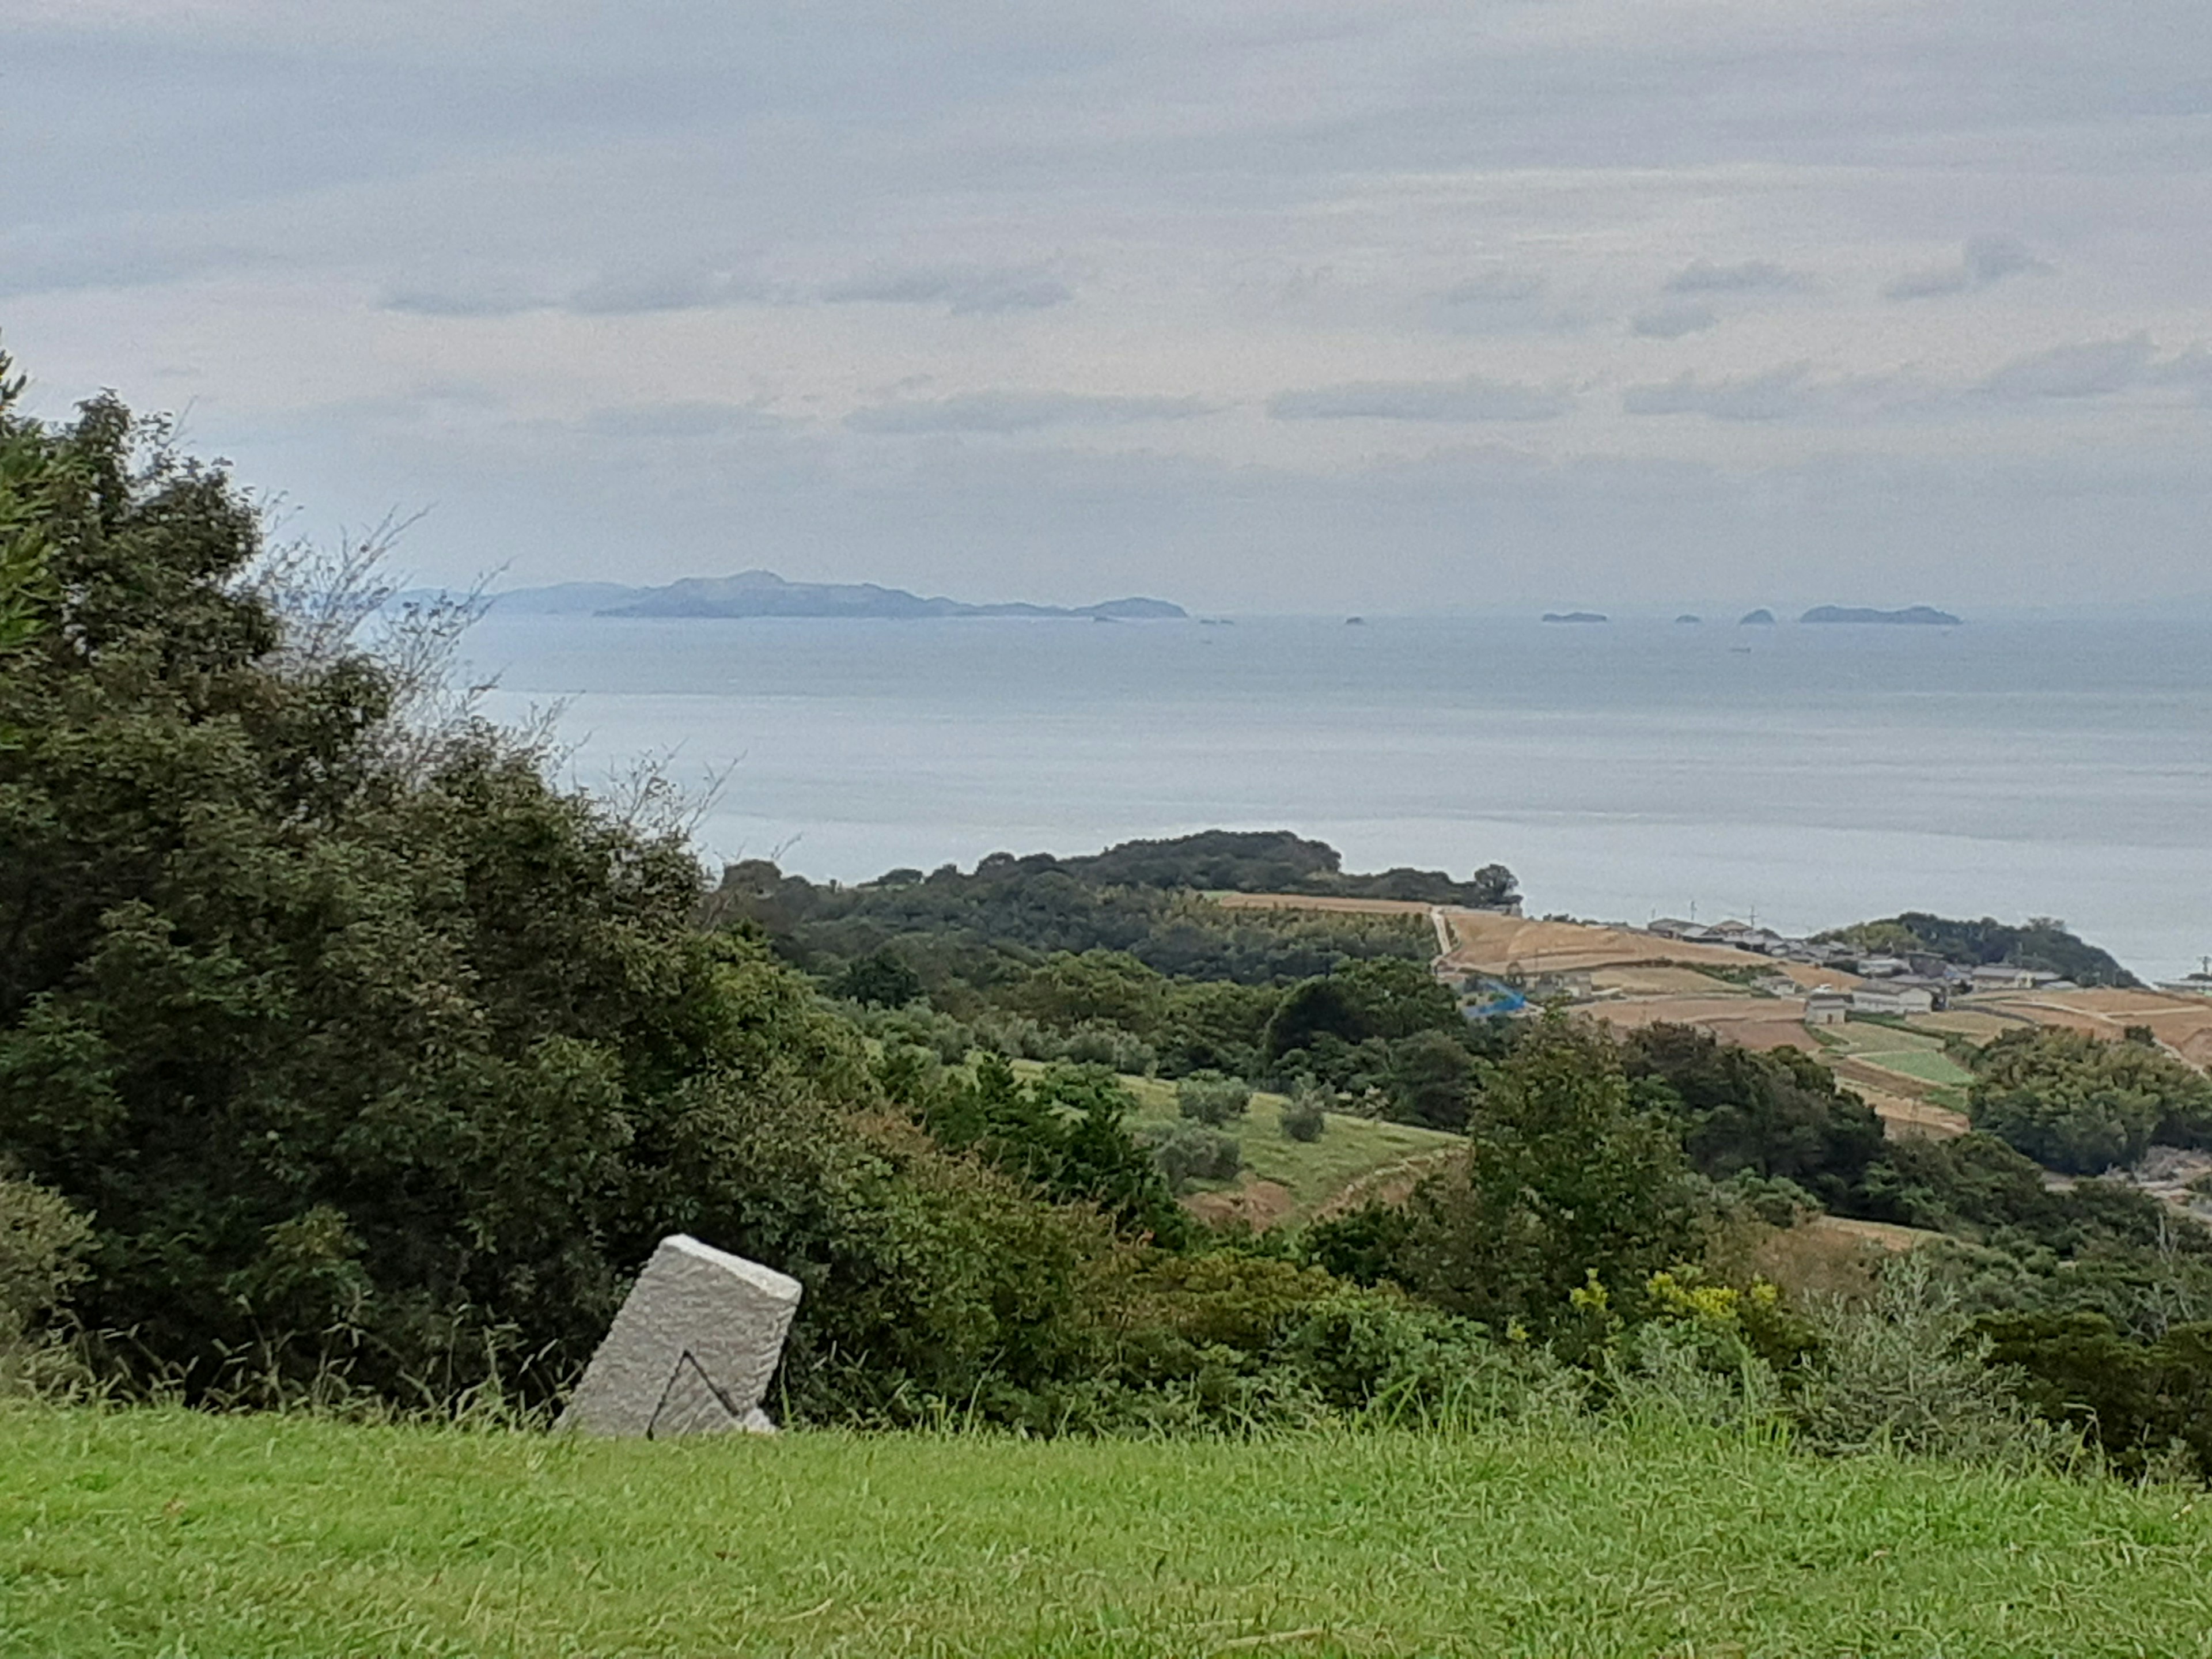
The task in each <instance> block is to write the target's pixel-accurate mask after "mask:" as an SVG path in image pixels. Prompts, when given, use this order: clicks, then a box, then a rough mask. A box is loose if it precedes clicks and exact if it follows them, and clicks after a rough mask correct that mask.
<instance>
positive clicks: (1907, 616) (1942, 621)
mask: <svg viewBox="0 0 2212 1659" xmlns="http://www.w3.org/2000/svg"><path fill="white" fill-rule="evenodd" d="M1797 620H1798V621H1799V622H1801V623H1891V624H1898V623H1901V624H1904V625H1905V626H1908V627H1923V628H1926V627H1936V628H1957V627H1959V626H1960V625H1961V624H1960V619H1959V618H1958V617H1954V616H1953V615H1952V614H1951V613H1950V612H1949V611H1938V610H1936V608H1935V607H1934V606H1933V605H1911V606H1909V607H1907V608H1906V609H1905V610H1903V611H1875V610H1873V609H1871V608H1869V607H1868V606H1865V605H1814V607H1813V608H1812V609H1811V610H1810V611H1807V612H1806V613H1805V614H1804V615H1803V616H1802V617H1798V618H1797Z"/></svg>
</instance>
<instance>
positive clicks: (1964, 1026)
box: [1905, 1008, 2033, 1042]
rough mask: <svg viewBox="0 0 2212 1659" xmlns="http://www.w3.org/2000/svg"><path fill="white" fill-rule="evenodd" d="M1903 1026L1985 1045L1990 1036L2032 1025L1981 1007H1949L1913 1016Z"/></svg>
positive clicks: (2025, 1020) (2022, 1019)
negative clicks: (1959, 1037)
mask: <svg viewBox="0 0 2212 1659" xmlns="http://www.w3.org/2000/svg"><path fill="white" fill-rule="evenodd" d="M2032 1023H2033V1022H2031V1021H2029V1020H2027V1019H2026V1018H2022V1017H2021V1016H2019V1015H2016V1014H2015V1015H2011V1016H2007V1015H2004V1014H1999V1013H1995V1012H1990V1011H1989V1010H1986V1009H1983V1008H1952V1009H1949V1010H1947V1011H1946V1012H1942V1013H1940V1014H1914V1015H1912V1016H1911V1017H1910V1018H1907V1019H1906V1020H1905V1024H1906V1025H1907V1026H1908V1027H1909V1028H1910V1029H1911V1030H1915V1031H1932V1032H1935V1033H1936V1034H1937V1035H1939V1036H1941V1035H1946V1034H1948V1035H1953V1036H1962V1037H1966V1038H1967V1039H1969V1040H1970V1041H1972V1042H1988V1041H1989V1040H1990V1038H1991V1037H1998V1036H2003V1035H2004V1034H2005V1033H2006V1032H2007V1031H2017V1030H2020V1029H2021V1027H2022V1026H2024V1025H2027V1024H2032Z"/></svg>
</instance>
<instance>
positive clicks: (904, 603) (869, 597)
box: [492, 570, 1189, 622]
mask: <svg viewBox="0 0 2212 1659" xmlns="http://www.w3.org/2000/svg"><path fill="white" fill-rule="evenodd" d="M492 604H493V605H494V607H495V609H497V610H500V611H505V612H507V614H509V615H521V616H582V615H590V616H599V617H889V618H892V619H894V620H906V619H909V618H920V617H1089V618H1091V620H1093V621H1097V622H1175V621H1180V620H1182V619H1184V618H1186V617H1188V615H1189V612H1188V611H1185V610H1184V609H1183V608H1182V606H1181V605H1172V604H1170V603H1169V602H1168V601H1167V600H1165V599H1108V600H1106V601H1105V602H1103V604H1099V605H1080V606H1074V607H1068V606H1063V605H1023V604H1003V605H969V604H965V603H963V601H961V600H958V599H925V598H923V597H922V596H921V595H920V594H918V593H909V592H907V591H906V590H905V589H904V588H902V587H881V586H877V585H876V584H875V583H874V582H791V581H786V580H784V579H783V578H782V577H781V576H779V575H777V574H775V572H774V571H773V570H742V571H739V572H738V574H736V575H734V576H690V577H686V578H685V579H684V580H681V581H674V582H671V583H669V584H668V585H667V586H665V587H626V586H623V585H622V584H620V583H618V582H562V583H560V584H557V585H556V586H551V587H521V588H517V589H516V590H515V591H514V592H511V593H501V594H500V595H498V596H497V597H496V598H495V599H493V601H492Z"/></svg>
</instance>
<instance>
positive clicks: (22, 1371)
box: [0, 1177, 92, 1395]
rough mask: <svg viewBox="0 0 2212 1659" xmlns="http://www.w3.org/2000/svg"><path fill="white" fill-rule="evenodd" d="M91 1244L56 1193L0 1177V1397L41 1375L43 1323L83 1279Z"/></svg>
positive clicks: (78, 1217) (86, 1231)
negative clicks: (85, 1257) (87, 1253)
mask: <svg viewBox="0 0 2212 1659" xmlns="http://www.w3.org/2000/svg"><path fill="white" fill-rule="evenodd" d="M91 1243H92V1229H91V1227H90V1225H88V1223H87V1222H86V1220H85V1218H83V1217H82V1216H81V1215H79V1214H78V1213H77V1212H76V1211H75V1210H73V1209H71V1208H70V1206H69V1205H68V1203H67V1202H66V1201H64V1200H63V1199H62V1198H61V1197H60V1196H59V1195H58V1194H54V1193H51V1192H48V1191H46V1189H45V1188H41V1187H35V1186H33V1185H32V1184H31V1183H30V1182H27V1181H10V1180H8V1179H6V1178H5V1177H0V1395H4V1394H7V1393H10V1392H12V1391H14V1390H15V1389H17V1388H19V1387H21V1386H24V1385H26V1384H27V1383H31V1382H33V1381H35V1380H36V1379H37V1378H38V1376H40V1370H41V1367H40V1364H39V1362H40V1358H41V1357H42V1355H41V1350H42V1349H44V1348H45V1347H46V1335H47V1333H46V1329H45V1326H46V1320H47V1318H48V1317H49V1316H51V1315H52V1314H53V1313H54V1312H55V1311H57V1310H58V1309H60V1308H61V1307H62V1306H63V1305H64V1304H65V1303H66V1302H67V1301H68V1299H69V1296H70V1291H73V1290H74V1289H75V1288H76V1285H78V1284H79V1283H81V1282H82V1279H84V1277H85V1273H86V1271H87V1270H86V1267H85V1265H84V1256H85V1254H86V1251H87V1250H88V1248H89V1247H90V1244H91Z"/></svg>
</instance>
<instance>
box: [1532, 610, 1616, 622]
mask: <svg viewBox="0 0 2212 1659" xmlns="http://www.w3.org/2000/svg"><path fill="white" fill-rule="evenodd" d="M1544 620H1545V621H1546V622H1547V623H1601V622H1605V621H1607V620H1609V619H1608V618H1607V617H1605V616H1604V615H1603V614H1601V612H1598V611H1546V612H1545V613H1544Z"/></svg>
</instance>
